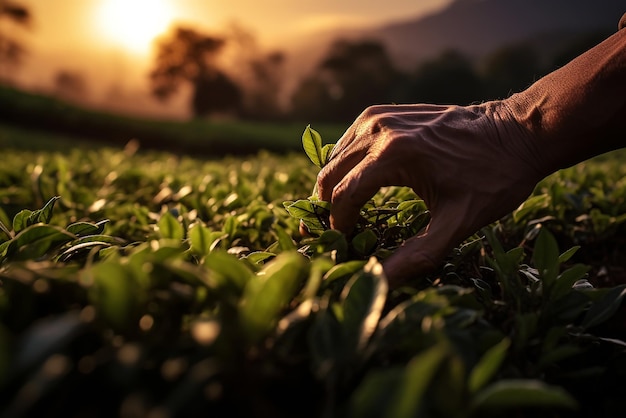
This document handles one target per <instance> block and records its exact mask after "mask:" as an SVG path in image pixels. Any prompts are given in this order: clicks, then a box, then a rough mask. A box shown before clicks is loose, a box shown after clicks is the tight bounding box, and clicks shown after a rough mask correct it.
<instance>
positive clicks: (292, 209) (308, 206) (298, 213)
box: [285, 199, 324, 219]
mask: <svg viewBox="0 0 626 418" xmlns="http://www.w3.org/2000/svg"><path fill="white" fill-rule="evenodd" d="M285 205H286V206H285V209H287V212H289V214H290V215H291V216H293V217H294V218H297V219H308V218H313V219H317V217H318V215H320V214H322V213H324V210H321V209H320V207H319V206H317V205H315V204H314V203H313V202H311V201H310V200H305V199H302V200H297V201H295V202H285Z"/></svg>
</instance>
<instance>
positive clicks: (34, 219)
mask: <svg viewBox="0 0 626 418" xmlns="http://www.w3.org/2000/svg"><path fill="white" fill-rule="evenodd" d="M59 199H60V197H59V196H55V197H53V198H51V199H50V200H48V202H47V203H46V204H45V205H44V207H43V208H41V209H39V210H36V211H34V212H33V213H32V214H31V215H30V218H29V220H28V223H29V225H33V224H36V223H40V222H42V223H45V224H47V223H48V222H50V219H52V209H54V204H55V203H56V201H57V200H59Z"/></svg>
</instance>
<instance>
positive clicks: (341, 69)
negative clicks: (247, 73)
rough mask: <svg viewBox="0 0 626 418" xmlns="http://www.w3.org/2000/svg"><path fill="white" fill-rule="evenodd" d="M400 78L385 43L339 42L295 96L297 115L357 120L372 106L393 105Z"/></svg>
mask: <svg viewBox="0 0 626 418" xmlns="http://www.w3.org/2000/svg"><path fill="white" fill-rule="evenodd" d="M397 76H398V72H397V71H396V69H395V68H394V66H393V64H392V61H391V59H390V57H389V55H388V54H387V51H386V49H385V47H384V46H383V45H382V44H381V43H379V42H377V41H370V40H360V41H347V40H338V41H336V42H334V43H333V44H332V46H331V47H330V50H329V52H328V54H327V55H326V56H325V57H324V58H323V59H322V60H321V62H320V63H319V64H318V65H317V67H316V68H315V70H314V73H313V74H312V75H311V76H309V77H307V78H305V79H304V80H302V82H301V83H300V85H299V86H298V88H297V89H296V91H295V92H294V94H293V96H292V106H293V112H294V115H295V116H296V117H300V118H302V117H306V118H308V119H310V118H317V119H324V120H331V121H346V120H350V119H353V118H354V117H356V116H357V115H358V114H359V112H361V111H362V110H363V108H364V107H366V106H368V105H371V104H377V103H388V102H390V101H393V97H392V96H393V92H394V91H395V90H394V85H395V83H396V81H397ZM314 109H317V110H316V111H314V112H313V113H308V112H310V111H312V110H314Z"/></svg>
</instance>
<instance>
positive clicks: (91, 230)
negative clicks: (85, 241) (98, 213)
mask: <svg viewBox="0 0 626 418" xmlns="http://www.w3.org/2000/svg"><path fill="white" fill-rule="evenodd" d="M66 229H67V232H69V233H71V234H74V235H93V234H98V233H99V231H100V227H99V226H98V225H97V224H93V223H91V222H76V223H73V224H71V225H68V227H67V228H66Z"/></svg>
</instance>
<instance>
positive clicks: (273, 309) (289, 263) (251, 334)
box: [240, 252, 307, 343]
mask: <svg viewBox="0 0 626 418" xmlns="http://www.w3.org/2000/svg"><path fill="white" fill-rule="evenodd" d="M304 260H305V259H304V257H302V255H300V254H299V253H297V252H286V253H282V254H279V255H278V256H277V257H276V258H275V259H274V260H272V261H271V262H269V263H267V265H266V266H265V268H264V269H263V270H262V271H260V272H259V273H258V274H257V275H256V276H254V277H252V278H251V279H250V280H249V281H248V283H247V284H246V287H245V289H244V294H243V298H242V301H241V305H240V319H241V326H242V327H243V330H244V332H245V336H246V338H247V339H248V341H249V342H251V343H255V342H258V341H259V339H261V338H262V337H264V336H265V335H267V333H268V332H269V331H271V330H272V329H273V328H274V326H275V325H276V323H277V322H278V319H279V316H280V314H281V313H282V311H283V310H284V309H285V308H286V307H287V305H288V303H289V301H290V300H291V299H292V298H293V297H294V295H295V293H296V291H297V290H298V288H299V287H300V285H301V284H302V281H303V279H304V278H305V277H306V273H307V271H306V270H307V268H306V267H307V266H306V264H305V262H304Z"/></svg>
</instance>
